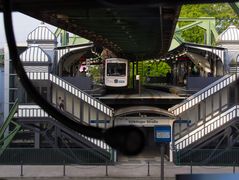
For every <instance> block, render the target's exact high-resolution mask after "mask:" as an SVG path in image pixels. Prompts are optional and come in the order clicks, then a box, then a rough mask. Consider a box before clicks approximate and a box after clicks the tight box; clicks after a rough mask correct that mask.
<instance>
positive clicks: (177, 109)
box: [168, 74, 236, 116]
mask: <svg viewBox="0 0 239 180" xmlns="http://www.w3.org/2000/svg"><path fill="white" fill-rule="evenodd" d="M234 81H236V74H230V75H225V76H223V77H222V78H220V79H218V80H217V81H215V82H213V83H212V84H210V85H209V86H207V87H205V88H203V89H202V90H200V91H198V92H197V93H195V94H193V95H192V96H190V97H188V98H187V99H185V100H184V101H183V102H181V103H179V104H177V105H175V106H173V107H171V108H169V109H168V110H169V111H171V112H172V113H173V114H174V115H175V116H177V115H179V114H181V113H182V112H184V111H186V110H187V109H189V108H191V107H193V106H194V105H196V104H198V103H199V102H201V101H202V100H204V99H206V98H207V97H209V96H211V95H213V94H214V93H216V92H218V91H219V90H221V89H222V88H224V87H226V86H228V85H229V84H231V83H232V82H234Z"/></svg>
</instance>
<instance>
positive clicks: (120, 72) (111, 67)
mask: <svg viewBox="0 0 239 180" xmlns="http://www.w3.org/2000/svg"><path fill="white" fill-rule="evenodd" d="M127 85H128V60H126V59H121V58H110V59H106V60H105V86H107V87H126V86H127Z"/></svg>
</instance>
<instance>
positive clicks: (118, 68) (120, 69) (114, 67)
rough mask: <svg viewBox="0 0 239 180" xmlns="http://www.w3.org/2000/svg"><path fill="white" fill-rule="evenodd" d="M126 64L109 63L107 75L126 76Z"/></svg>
mask: <svg viewBox="0 0 239 180" xmlns="http://www.w3.org/2000/svg"><path fill="white" fill-rule="evenodd" d="M125 75H126V64H125V63H108V64H107V76H125Z"/></svg>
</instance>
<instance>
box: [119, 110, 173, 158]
mask: <svg viewBox="0 0 239 180" xmlns="http://www.w3.org/2000/svg"><path fill="white" fill-rule="evenodd" d="M174 120H175V117H174V116H173V115H172V114H171V113H169V112H168V111H166V110H163V109H161V108H157V107H150V106H136V107H135V106H134V108H132V107H127V108H122V109H118V110H117V111H116V112H115V119H114V125H115V126H118V125H134V126H138V127H140V128H141V129H142V131H143V132H144V134H145V143H146V144H145V148H144V150H143V152H141V153H140V154H138V155H137V156H133V157H125V156H122V155H121V154H118V161H127V162H134V161H160V144H159V143H157V142H155V130H154V128H155V127H156V126H161V125H168V126H172V124H173V122H174ZM165 158H166V159H168V160H169V159H170V144H169V143H167V144H165Z"/></svg>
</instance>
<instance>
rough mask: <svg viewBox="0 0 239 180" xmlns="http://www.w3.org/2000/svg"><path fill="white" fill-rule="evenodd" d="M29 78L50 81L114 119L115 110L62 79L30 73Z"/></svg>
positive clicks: (48, 74) (40, 73)
mask: <svg viewBox="0 0 239 180" xmlns="http://www.w3.org/2000/svg"><path fill="white" fill-rule="evenodd" d="M27 75H28V77H29V78H30V79H31V80H50V81H51V82H53V83H55V84H56V85H58V86H60V87H62V88H63V89H65V90H66V91H68V92H70V93H71V94H73V95H75V96H77V97H78V98H80V99H81V100H83V101H84V102H86V103H87V104H89V105H91V106H93V107H94V108H96V109H98V110H100V111H101V112H103V113H104V114H107V115H108V116H110V117H113V109H112V108H111V107H109V106H107V105H105V104H104V103H102V102H100V101H99V100H98V99H96V98H94V97H92V96H90V95H89V94H87V93H85V92H84V91H82V90H80V89H79V88H77V87H76V86H74V85H72V84H70V83H69V82H67V81H65V80H64V79H61V78H60V77H58V76H56V75H53V74H50V73H45V72H37V73H35V72H29V73H27Z"/></svg>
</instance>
